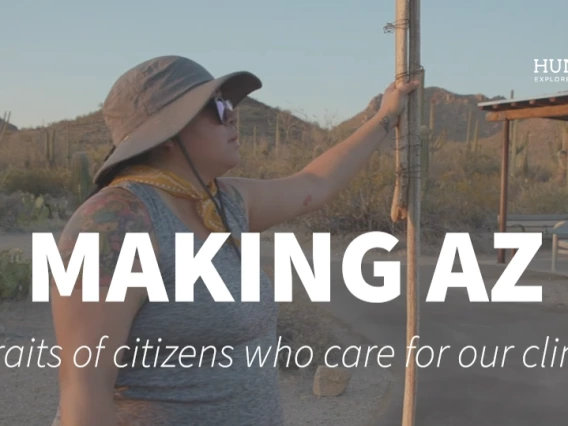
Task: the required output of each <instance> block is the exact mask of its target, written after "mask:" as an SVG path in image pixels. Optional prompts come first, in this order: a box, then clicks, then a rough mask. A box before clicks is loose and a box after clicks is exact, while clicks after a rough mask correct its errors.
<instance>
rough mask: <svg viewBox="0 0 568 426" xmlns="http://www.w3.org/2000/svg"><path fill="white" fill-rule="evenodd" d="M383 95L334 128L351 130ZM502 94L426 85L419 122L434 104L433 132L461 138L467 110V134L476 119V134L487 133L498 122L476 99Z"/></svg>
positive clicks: (425, 119)
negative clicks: (491, 119)
mask: <svg viewBox="0 0 568 426" xmlns="http://www.w3.org/2000/svg"><path fill="white" fill-rule="evenodd" d="M382 99H383V95H382V94H380V95H378V96H375V97H374V98H372V99H371V101H370V102H369V104H368V105H367V107H366V108H365V109H364V110H363V111H361V112H359V113H358V114H356V115H354V116H353V117H351V118H349V119H347V120H345V121H343V122H342V123H340V124H338V125H337V126H336V127H335V129H334V131H335V132H336V134H337V135H338V136H340V137H343V136H345V135H348V134H350V133H352V132H353V131H355V130H356V129H357V127H358V126H360V125H361V124H362V123H363V122H365V121H366V120H367V119H368V118H369V117H370V116H372V115H373V114H375V113H376V112H377V111H378V110H379V107H380V105H381V102H382ZM501 99H505V98H504V97H494V98H488V97H487V96H484V95H480V94H470V95H460V94H456V93H452V92H449V91H448V90H445V89H442V88H440V87H427V88H425V89H424V102H423V111H422V124H423V125H426V126H428V125H429V121H430V112H431V109H432V107H433V108H434V111H433V112H434V120H433V121H434V123H433V124H434V125H433V130H434V134H436V135H439V134H440V133H441V132H442V131H445V132H446V138H447V139H448V140H450V141H454V142H465V140H466V138H467V122H468V114H469V113H471V114H472V120H471V134H472V135H473V132H474V129H475V123H476V121H477V122H478V123H479V130H478V132H479V133H478V137H479V138H480V139H482V138H486V137H490V136H493V135H495V134H496V133H498V132H500V131H501V130H502V125H501V124H500V123H492V122H488V121H486V120H485V114H486V113H485V112H484V111H481V110H480V109H479V107H478V106H477V104H478V103H480V102H487V101H492V100H501Z"/></svg>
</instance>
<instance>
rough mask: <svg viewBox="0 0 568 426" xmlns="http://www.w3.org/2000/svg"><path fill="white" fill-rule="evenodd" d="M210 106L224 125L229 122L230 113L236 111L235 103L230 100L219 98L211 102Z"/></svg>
mask: <svg viewBox="0 0 568 426" xmlns="http://www.w3.org/2000/svg"><path fill="white" fill-rule="evenodd" d="M209 105H210V106H211V107H212V108H213V109H214V110H215V111H216V114H217V116H218V117H219V121H220V122H221V123H222V124H227V123H228V122H229V118H230V117H229V113H230V112H232V111H233V110H234V108H233V103H232V102H231V101H230V100H228V99H225V98H222V97H220V96H217V97H215V98H212V99H211V100H210V101H209Z"/></svg>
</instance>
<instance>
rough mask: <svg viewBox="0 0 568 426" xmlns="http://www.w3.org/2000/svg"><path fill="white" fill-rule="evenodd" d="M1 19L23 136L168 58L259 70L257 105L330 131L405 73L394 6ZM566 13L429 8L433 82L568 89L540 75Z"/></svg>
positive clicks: (269, 6) (456, 4)
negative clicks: (399, 67)
mask: <svg viewBox="0 0 568 426" xmlns="http://www.w3.org/2000/svg"><path fill="white" fill-rule="evenodd" d="M1 10H2V25H1V27H0V34H1V35H2V43H1V45H0V57H1V58H2V61H1V62H2V65H1V66H0V114H3V113H4V111H11V112H12V118H11V122H12V123H14V124H15V125H16V126H18V127H27V126H36V125H42V124H43V123H45V124H48V123H50V122H54V121H58V120H62V119H68V118H71V119H72V118H75V117H76V116H77V115H82V114H86V113H89V112H92V111H94V110H96V109H98V105H99V104H100V103H101V102H103V100H104V98H105V97H106V94H107V92H108V90H109V89H110V87H111V85H112V84H113V82H114V81H115V79H116V78H118V76H119V75H120V74H122V73H123V72H124V71H126V70H127V69H129V68H130V67H132V66H134V65H135V64H137V63H139V62H142V61H144V60H146V59H149V58H151V57H154V56H161V55H167V54H176V55H182V56H187V57H189V58H191V59H194V60H196V61H198V62H200V63H201V64H202V65H204V66H205V67H206V68H208V69H209V70H210V71H211V72H212V73H213V74H214V75H220V74H224V73H227V72H231V71H234V70H248V71H252V72H254V73H256V74H257V75H258V76H259V77H260V78H261V79H262V81H263V84H264V87H263V88H262V89H261V90H260V91H258V92H255V93H254V94H253V97H254V98H256V99H258V100H260V101H262V102H264V103H266V104H268V105H271V106H278V107H280V108H286V109H291V110H292V111H296V112H300V113H301V114H303V115H307V116H308V117H311V118H313V119H318V120H320V122H322V123H324V124H325V123H326V122H329V121H330V120H331V121H332V122H339V121H341V120H343V119H346V118H349V117H351V116H352V115H354V114H356V113H358V112H360V111H361V110H362V109H364V108H365V107H366V105H367V103H368V102H369V101H370V99H371V98H372V97H374V96H376V95H377V94H378V93H381V92H382V91H383V90H384V88H385V87H386V86H387V85H388V83H389V82H390V81H391V80H392V79H393V78H394V70H395V46H394V34H385V33H384V31H383V27H384V26H385V25H386V24H387V23H389V22H393V21H394V10H395V0H374V1H370V0H352V1H347V0H344V1H338V0H336V1H329V0H328V1H323V0H319V1H314V0H306V1H304V0H302V1H300V0H288V1H285V2H283V1H279V2H276V1H266V0H265V1H261V0H240V1H225V0H216V1H208V2H205V1H200V2H197V1H187V0H185V1H181V0H162V1H158V2H156V1H148V0H139V1H136V2H135V1H133V0H121V1H116V2H115V1H110V0H98V1H92V0H89V1H78V0H73V1H71V0H53V1H52V2H39V1H37V0H33V1H32V0H17V1H5V2H3V4H2V8H1ZM565 16H566V2H565V1H561V0H542V1H539V2H538V3H535V2H533V1H530V2H529V1H528V0H516V1H515V0H498V1H496V0H492V1H490V0H476V1H473V2H467V1H455V0H454V1H451V0H428V1H426V0H423V1H422V58H423V59H422V63H423V65H424V67H425V68H426V86H440V87H443V88H445V89H448V90H450V91H452V92H456V93H459V94H472V93H482V94H484V95H487V96H489V97H492V96H496V95H502V96H507V97H508V96H509V93H510V91H511V89H514V90H515V94H516V96H518V97H524V96H535V95H540V94H547V93H555V92H558V91H566V90H568V82H563V83H542V82H541V83H537V82H535V81H534V74H533V72H534V59H543V58H550V59H560V58H568V52H567V50H566V45H567V42H568V34H567V33H566V29H565V27H566V20H565ZM565 77H568V74H565ZM0 116H1V115H0Z"/></svg>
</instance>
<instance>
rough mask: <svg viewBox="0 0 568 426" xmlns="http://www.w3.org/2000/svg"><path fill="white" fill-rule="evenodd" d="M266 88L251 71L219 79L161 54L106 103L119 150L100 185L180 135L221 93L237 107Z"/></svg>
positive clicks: (121, 81) (123, 80) (133, 72)
mask: <svg viewBox="0 0 568 426" xmlns="http://www.w3.org/2000/svg"><path fill="white" fill-rule="evenodd" d="M261 87H262V82H261V81H260V79H259V78H258V77H257V76H256V75H254V74H252V73H250V72H248V71H235V72H232V73H230V74H226V75H223V76H221V77H217V78H215V77H213V75H212V74H211V73H210V72H209V71H207V70H206V69H205V68H204V67H203V66H202V65H200V64H198V63H197V62H195V61H193V60H191V59H188V58H184V57H181V56H173V55H172V56H160V57H157V58H153V59H150V60H148V61H145V62H142V63H141V64H139V65H137V66H135V67H133V68H131V69H130V70H128V71H126V72H125V73H124V74H123V75H122V76H120V77H119V78H118V80H117V81H116V82H115V83H114V85H113V86H112V88H111V90H110V92H109V94H108V96H107V98H106V99H105V102H104V104H103V111H102V112H103V117H104V120H105V123H106V125H107V127H108V128H109V130H110V133H111V138H112V143H113V145H114V147H113V150H114V151H113V152H112V154H111V155H110V156H109V157H108V158H107V159H106V160H105V161H104V163H103V164H102V166H101V167H100V168H99V170H98V171H97V172H96V173H95V176H94V182H95V184H99V183H100V182H101V181H103V180H104V179H105V176H107V175H108V173H109V172H111V171H112V170H113V169H115V168H116V167H117V166H119V165H120V164H121V163H123V162H124V161H126V160H129V159H131V158H133V157H136V156H138V155H140V154H143V153H145V152H147V151H149V150H151V149H152V148H155V147H156V146H158V145H160V144H162V143H164V142H166V141H168V140H170V139H171V138H172V137H174V136H175V135H176V134H178V133H179V132H180V131H181V130H182V129H183V128H184V127H185V126H186V125H187V124H188V123H189V122H190V121H191V120H192V119H193V118H194V117H195V116H196V115H197V114H198V113H199V112H200V111H201V110H202V109H203V108H204V107H205V106H206V105H207V103H208V102H209V100H210V99H211V97H212V96H213V94H214V93H215V92H216V91H217V90H219V89H221V90H222V92H223V96H224V97H225V98H226V99H228V100H230V101H231V102H232V103H233V105H237V104H238V103H239V102H240V101H242V100H243V99H244V98H245V97H246V96H248V95H249V94H250V93H251V92H253V91H255V90H258V89H260V88H261Z"/></svg>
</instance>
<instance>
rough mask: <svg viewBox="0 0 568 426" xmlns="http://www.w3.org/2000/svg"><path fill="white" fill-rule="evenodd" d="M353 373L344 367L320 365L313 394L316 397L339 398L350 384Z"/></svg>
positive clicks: (315, 377)
mask: <svg viewBox="0 0 568 426" xmlns="http://www.w3.org/2000/svg"><path fill="white" fill-rule="evenodd" d="M350 379H351V373H350V372H349V370H347V369H346V368H342V367H336V368H332V367H327V366H325V365H319V366H318V368H317V370H316V373H315V375H314V384H313V392H314V394H315V395H316V396H339V395H341V394H342V393H343V392H344V391H345V389H347V385H348V384H349V380H350Z"/></svg>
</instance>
